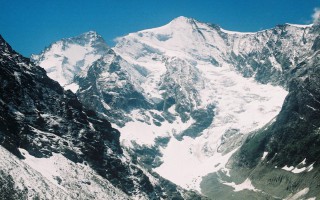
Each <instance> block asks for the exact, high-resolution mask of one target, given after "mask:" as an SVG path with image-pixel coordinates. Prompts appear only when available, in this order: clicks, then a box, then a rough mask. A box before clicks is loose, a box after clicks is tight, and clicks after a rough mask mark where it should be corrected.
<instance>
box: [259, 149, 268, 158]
mask: <svg viewBox="0 0 320 200" xmlns="http://www.w3.org/2000/svg"><path fill="white" fill-rule="evenodd" d="M267 155H268V152H266V151H265V152H263V155H262V157H261V160H264V159H265V158H266V157H267Z"/></svg>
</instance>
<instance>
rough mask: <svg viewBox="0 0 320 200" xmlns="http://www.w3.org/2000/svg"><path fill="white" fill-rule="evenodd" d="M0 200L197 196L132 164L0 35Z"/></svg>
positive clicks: (93, 118)
mask: <svg viewBox="0 0 320 200" xmlns="http://www.w3.org/2000/svg"><path fill="white" fill-rule="evenodd" d="M0 83H1V84H0V85H1V86H0V94H1V95H0V111H1V112H0V119H1V120H0V145H1V146H0V155H1V156H0V161H1V162H0V174H1V176H0V185H1V187H0V199H132V198H138V199H167V198H169V199H175V198H176V199H201V197H200V196H199V195H198V194H196V193H194V192H188V191H185V190H184V189H182V188H180V187H177V186H176V185H174V184H173V183H171V182H169V181H167V180H164V179H163V178H161V177H159V176H157V175H153V174H152V172H149V171H148V170H147V169H145V168H142V167H141V166H139V165H138V164H137V163H136V161H134V160H133V159H132V158H131V157H129V156H128V155H127V153H126V151H123V149H122V148H121V146H120V141H119V136H120V134H119V132H118V131H117V130H116V129H114V128H112V127H111V124H110V123H109V122H108V121H107V120H105V119H102V118H99V117H98V116H97V115H96V113H95V112H94V111H92V110H88V109H86V108H84V107H83V106H82V104H81V103H80V102H79V100H78V98H77V97H76V95H75V94H73V93H72V92H71V91H69V90H68V91H65V90H63V88H62V87H61V86H60V85H59V84H58V82H56V81H54V80H52V79H50V78H49V77H48V76H47V75H46V72H45V70H44V69H43V68H41V67H39V66H36V65H35V64H34V63H32V62H31V61H30V59H28V58H24V57H23V56H21V55H20V54H18V53H17V52H15V51H14V50H12V48H11V47H10V45H9V44H8V43H6V41H5V40H4V39H3V38H2V37H1V36H0Z"/></svg>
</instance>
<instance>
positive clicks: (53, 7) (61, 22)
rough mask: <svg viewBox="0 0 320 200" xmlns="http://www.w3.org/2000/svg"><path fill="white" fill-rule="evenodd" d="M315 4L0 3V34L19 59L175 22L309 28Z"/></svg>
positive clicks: (210, 0)
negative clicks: (66, 42) (68, 42)
mask: <svg viewBox="0 0 320 200" xmlns="http://www.w3.org/2000/svg"><path fill="white" fill-rule="evenodd" d="M316 7H320V0H269V1H268V0H263V1H260V0H245V1H239V0H219V1H217V0H193V1H190V0H176V1H175V0H171V1H170V0H126V1H125V0H91V1H84V0H42V1H41V0H0V8H1V11H0V34H1V35H2V36H3V37H4V38H5V39H6V40H7V41H8V42H9V43H10V44H11V45H12V46H13V48H14V49H15V50H17V51H18V52H20V53H22V54H23V55H25V56H30V54H31V53H39V52H40V51H41V50H43V49H44V47H45V46H48V45H50V43H52V42H54V41H56V40H59V39H61V38H66V37H72V36H76V35H79V34H81V33H83V32H86V31H89V30H95V31H97V32H98V33H100V34H101V35H102V36H103V38H104V39H105V40H106V42H107V43H108V44H109V45H110V46H112V45H113V39H114V38H116V37H118V36H122V35H126V34H128V33H130V32H135V31H139V30H143V29H147V28H153V27H158V26H161V25H164V24H166V23H168V22H170V21H171V20H172V19H174V18H175V17H178V16H186V17H192V18H195V19H197V20H198V21H202V22H209V23H214V24H218V25H220V26H221V27H223V28H224V29H227V30H236V31H258V30H261V29H267V28H272V27H274V26H275V25H277V24H284V23H286V22H288V23H298V24H308V23H311V22H312V20H311V15H312V13H313V11H314V9H315V8H316Z"/></svg>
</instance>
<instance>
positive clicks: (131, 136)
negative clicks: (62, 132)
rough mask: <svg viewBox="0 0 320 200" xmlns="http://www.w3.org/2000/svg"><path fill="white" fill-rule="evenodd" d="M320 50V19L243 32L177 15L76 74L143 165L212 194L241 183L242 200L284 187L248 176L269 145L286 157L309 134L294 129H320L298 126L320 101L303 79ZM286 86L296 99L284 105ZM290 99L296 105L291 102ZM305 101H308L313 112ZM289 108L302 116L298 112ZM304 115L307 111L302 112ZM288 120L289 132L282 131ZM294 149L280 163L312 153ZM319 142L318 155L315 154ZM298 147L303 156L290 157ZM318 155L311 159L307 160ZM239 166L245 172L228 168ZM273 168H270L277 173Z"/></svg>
mask: <svg viewBox="0 0 320 200" xmlns="http://www.w3.org/2000/svg"><path fill="white" fill-rule="evenodd" d="M318 47H319V26H317V25H306V26H301V25H293V24H285V25H279V26H276V27H275V28H273V29H269V30H264V31H260V32H257V33H239V32H232V31H227V30H224V29H222V28H221V27H219V26H217V25H212V24H206V23H201V22H198V21H196V20H194V19H189V18H185V17H179V18H177V19H174V20H173V21H172V22H170V23H169V24H167V25H165V26H162V27H159V28H154V29H148V30H143V31H139V32H137V33H130V34H129V35H127V36H124V37H121V38H119V39H118V41H117V44H116V46H115V47H114V48H112V49H108V50H106V51H105V52H104V54H103V55H102V56H101V58H99V59H97V60H96V61H95V62H93V64H92V65H91V66H89V67H88V68H87V69H86V70H85V71H84V72H85V73H76V74H74V77H73V80H74V84H77V85H78V86H79V89H78V90H77V96H78V97H79V99H80V101H81V102H83V103H84V105H85V106H86V107H88V108H90V109H93V110H97V111H98V114H99V116H100V117H103V118H105V119H107V120H109V121H111V122H112V123H113V124H115V125H116V126H117V127H118V128H119V130H120V132H121V138H120V140H121V145H122V146H123V147H124V148H125V149H127V150H128V152H129V154H130V155H131V156H133V157H136V158H137V162H138V163H140V164H142V165H144V166H146V167H149V168H152V169H153V170H154V171H156V172H157V173H159V174H160V175H161V176H163V177H165V178H167V179H169V180H171V181H173V182H174V183H176V184H178V185H180V186H182V187H184V188H191V189H196V190H199V191H200V190H201V191H202V193H204V194H206V195H208V196H210V197H214V198H216V197H221V198H222V199H228V198H232V195H234V193H233V192H234V190H235V191H236V192H238V194H241V195H243V198H249V197H250V196H251V195H255V196H257V198H259V196H261V195H262V194H263V195H262V196H263V197H262V198H264V197H265V198H271V199H272V198H276V197H278V196H277V195H278V193H279V192H278V193H277V192H274V191H273V190H268V189H265V192H266V193H261V192H257V190H264V189H263V186H261V187H258V186H257V182H255V180H253V179H252V177H248V176H247V173H248V170H249V171H250V170H254V169H258V168H256V166H257V165H259V166H260V164H259V163H261V161H260V159H261V157H262V155H264V152H268V154H266V156H267V157H266V158H265V161H267V160H268V161H269V159H270V158H271V157H269V156H271V153H270V152H271V150H267V149H266V148H267V147H268V148H270V149H273V151H272V152H273V153H274V154H275V153H277V156H280V155H279V154H280V150H281V149H283V148H285V149H286V148H287V147H286V145H284V144H285V141H289V140H290V141H292V142H294V141H296V140H300V139H301V138H300V139H299V137H292V138H290V137H291V136H292V135H294V134H292V133H291V132H292V131H295V133H296V134H298V132H297V131H296V130H301V131H302V130H304V129H305V128H307V127H311V126H313V125H312V124H311V122H312V123H315V124H314V125H315V126H317V123H316V122H315V121H317V118H315V121H313V120H310V121H308V120H307V123H306V124H305V125H303V126H300V121H299V120H302V118H306V116H308V119H312V118H313V117H314V116H313V114H312V112H308V111H307V110H306V109H307V107H306V105H309V106H310V107H312V108H314V109H318V107H317V106H316V105H315V102H316V101H313V100H312V98H311V96H310V95H309V96H310V98H309V99H308V98H307V97H305V96H306V95H307V92H306V91H307V90H306V91H305V90H304V89H303V88H307V86H306V85H305V84H307V83H304V82H303V81H306V80H307V78H306V79H304V78H299V76H301V77H305V75H306V74H310V75H311V74H314V73H316V72H314V71H313V70H314V68H313V67H312V66H314V65H313V64H310V63H315V62H316V60H317V59H318V58H317V57H315V54H316V52H317V50H316V49H317V48H318ZM48 52H50V50H48ZM42 55H44V54H41V55H39V56H38V57H42ZM34 58H35V59H36V61H37V57H34ZM312 59H313V60H315V61H312V62H311V60H312ZM44 60H45V59H44ZM312 76H313V75H312ZM308 80H309V79H308ZM312 80H313V79H312ZM313 82H314V83H313V84H312V86H308V87H310V90H311V91H313V90H316V89H314V88H317V87H318V86H317V85H316V81H313ZM297 88H300V89H297ZM301 88H302V89H301ZM286 90H289V96H288V97H287V99H286V101H285V104H284V107H282V109H281V106H282V104H283V101H284V99H285V97H286V96H287V94H288V92H287V91H286ZM308 90H309V89H308ZM303 91H305V92H303ZM293 93H294V94H293ZM311 94H313V92H311ZM315 94H316V93H315ZM296 96H299V98H298V99H299V100H297V98H296ZM294 98H296V100H294ZM288 99H290V101H295V102H296V103H289V105H287V103H288ZM301 99H304V100H303V101H302V100H301ZM312 102H313V103H312ZM303 103H307V104H306V105H305V106H304V108H305V109H304V108H303V107H301V106H302V105H303ZM297 105H300V106H297ZM293 107H294V108H293ZM291 109H298V110H299V109H300V110H299V112H301V113H299V114H297V115H295V114H292V111H290V110H291ZM308 109H311V108H309V107H308ZM280 111H281V113H280V115H279V116H278V117H277V118H276V116H277V115H278V113H279V112H280ZM286 112H287V113H286ZM303 112H305V113H304V114H305V115H306V116H304V115H300V114H303ZM283 113H286V114H283ZM300 117H301V118H300ZM293 118H295V120H296V121H295V120H293ZM292 120H293V121H292ZM287 123H289V124H288V126H290V127H291V129H290V130H291V132H282V128H283V129H286V128H285V127H286V125H283V124H287ZM291 123H292V124H291ZM276 124H278V125H276ZM291 125H292V126H291ZM293 125H295V126H297V127H295V126H293ZM298 125H299V127H298ZM276 127H278V128H277V129H276ZM264 129H266V130H264ZM311 129H312V130H313V128H311ZM311 129H310V130H311ZM288 130H289V129H288ZM315 130H316V129H315ZM268 131H274V132H273V133H272V134H271V132H270V133H268V134H267V132H268ZM279 132H281V134H279ZM250 133H255V135H256V136H257V137H256V136H254V137H253V136H252V135H250ZM248 135H250V137H249V138H248V139H246V138H247V137H248ZM265 135H267V136H265ZM281 135H282V136H281ZM289 135H290V136H289ZM308 137H309V136H308ZM252 138H253V139H252ZM254 138H257V139H254ZM287 138H290V139H287ZM312 138H314V137H313V136H312V137H310V138H309V139H306V140H305V142H307V141H311V140H312ZM248 141H251V142H248ZM279 141H283V142H279ZM243 143H244V145H243V146H242V144H243ZM260 143H262V144H261V145H260ZM299 145H300V143H299ZM301 145H302V146H303V144H302V143H301ZM289 146H290V147H288V148H291V149H292V150H290V151H289V149H287V150H286V151H282V152H283V153H282V155H281V157H280V158H281V159H282V160H283V161H279V160H278V161H277V162H279V163H277V167H283V166H282V165H284V164H288V165H290V166H291V165H294V164H296V162H298V161H299V162H301V161H302V160H303V159H302V157H304V158H307V159H306V160H308V158H309V157H308V156H306V155H305V154H304V153H303V152H304V151H303V149H300V150H297V149H296V147H293V146H292V145H289ZM297 148H298V147H297ZM315 149H317V148H316V146H315V147H314V149H313V150H312V152H314V153H312V156H311V155H310V157H314V156H315V155H316V154H317V150H315ZM237 150H239V151H238V153H236V154H235V155H234V156H233V158H232V159H231V160H230V161H229V158H230V157H231V156H232V155H233V154H234V153H235V152H236V151H237ZM295 151H298V152H299V153H301V155H300V156H299V157H295V158H289V157H287V156H289V155H291V154H293V153H294V152H295ZM285 152H287V153H285ZM289 152H291V153H289ZM277 156H275V158H276V157H277ZM284 157H286V158H284ZM292 159H294V160H295V161H294V163H293V162H292V163H291V161H292ZM290 160H291V161H290ZM315 160H316V157H314V159H309V161H310V162H309V161H308V163H307V164H310V163H311V162H313V161H315ZM228 161H229V164H228ZM289 161H290V162H289ZM281 162H282V163H281ZM269 163H270V162H269ZM307 164H306V165H307ZM310 165H311V164H310ZM310 165H308V167H309V166H310ZM294 166H295V165H294ZM231 167H235V168H236V169H239V173H238V174H237V173H236V170H230V171H229V169H228V168H231ZM274 167H275V165H271V168H263V169H266V170H269V171H271V172H272V173H273V172H275V171H274V169H275V168H274ZM240 168H241V169H240ZM306 168H307V166H306ZM261 169H262V168H261ZM278 170H279V169H278ZM282 171H283V170H282ZM280 172H281V171H280ZM210 173H213V174H211V175H209V176H206V175H208V174H210ZM205 176H206V177H205ZM230 176H231V177H230ZM259 176H260V177H262V176H263V171H262V172H261V174H259ZM202 177H205V178H204V179H202ZM266 177H267V176H266ZM295 177H296V176H295ZM276 180H278V179H277V178H276ZM240 183H242V184H240ZM263 184H265V185H267V183H263ZM263 184H261V185H263ZM239 185H240V186H239ZM275 185H276V184H275ZM215 186H218V188H222V189H221V190H219V189H216V187H215ZM238 186H239V187H238ZM255 186H257V187H258V188H259V189H255ZM287 186H288V183H286V184H283V187H287ZM232 188H234V190H233V189H232ZM241 188H242V189H241ZM300 189H301V190H300ZM309 190H310V191H311V189H310V188H308V192H309ZM312 190H313V189H312ZM225 191H228V192H227V193H226V192H225ZM279 191H280V190H279ZM300 191H301V194H302V193H305V192H306V189H305V188H301V187H296V188H293V189H292V190H291V191H290V193H292V196H294V195H295V194H294V193H298V192H300ZM290 193H289V192H287V193H286V194H285V195H286V196H281V198H285V197H289V195H290ZM299 194H300V193H299ZM299 194H298V195H299ZM219 195H221V196H219Z"/></svg>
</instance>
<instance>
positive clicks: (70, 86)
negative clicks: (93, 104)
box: [63, 83, 79, 93]
mask: <svg viewBox="0 0 320 200" xmlns="http://www.w3.org/2000/svg"><path fill="white" fill-rule="evenodd" d="M63 87H64V89H65V90H71V91H72V92H73V93H77V91H78V89H79V85H78V84H76V83H71V84H68V85H65V86H63Z"/></svg>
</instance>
